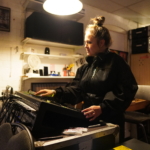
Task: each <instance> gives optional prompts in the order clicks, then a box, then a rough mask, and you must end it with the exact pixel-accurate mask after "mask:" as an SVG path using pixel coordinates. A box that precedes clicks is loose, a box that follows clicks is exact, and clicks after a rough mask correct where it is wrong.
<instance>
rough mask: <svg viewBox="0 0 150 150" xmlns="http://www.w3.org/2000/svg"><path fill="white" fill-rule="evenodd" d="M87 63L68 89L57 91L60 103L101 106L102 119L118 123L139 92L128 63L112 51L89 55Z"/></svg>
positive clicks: (63, 88) (80, 69)
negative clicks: (94, 55)
mask: <svg viewBox="0 0 150 150" xmlns="http://www.w3.org/2000/svg"><path fill="white" fill-rule="evenodd" d="M86 60H87V64H84V65H83V66H81V67H80V68H78V70H77V73H76V77H75V78H74V80H73V82H72V83H71V84H70V85H69V86H67V87H60V88H57V89H56V93H57V94H56V97H57V98H59V99H60V100H61V102H66V103H70V104H73V105H74V104H77V103H79V102H81V101H84V106H83V108H86V107H89V106H91V105H100V106H101V108H102V115H101V116H100V117H101V118H102V119H104V120H106V121H110V122H112V123H117V121H114V120H118V119H116V117H122V115H123V113H124V111H125V110H126V109H127V107H128V106H129V105H130V103H131V101H132V100H133V99H134V96H135V93H136V91H137V89H138V87H137V83H136V81H135V78H134V76H133V74H132V72H131V70H130V67H129V66H128V64H127V63H126V62H125V61H124V60H123V59H122V58H121V57H120V56H119V55H117V54H115V53H112V52H109V51H108V52H106V53H100V54H99V55H97V56H96V57H91V56H88V57H87V58H86Z"/></svg>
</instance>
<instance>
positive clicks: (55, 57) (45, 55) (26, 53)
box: [22, 52, 83, 59]
mask: <svg viewBox="0 0 150 150" xmlns="http://www.w3.org/2000/svg"><path fill="white" fill-rule="evenodd" d="M22 54H23V55H37V56H39V57H49V58H53V59H80V58H83V56H82V55H69V56H67V55H66V56H61V55H51V54H39V53H30V52H24V53H22Z"/></svg>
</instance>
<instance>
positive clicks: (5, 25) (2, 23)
mask: <svg viewBox="0 0 150 150" xmlns="http://www.w3.org/2000/svg"><path fill="white" fill-rule="evenodd" d="M0 31H7V32H10V8H7V7H3V6H0Z"/></svg>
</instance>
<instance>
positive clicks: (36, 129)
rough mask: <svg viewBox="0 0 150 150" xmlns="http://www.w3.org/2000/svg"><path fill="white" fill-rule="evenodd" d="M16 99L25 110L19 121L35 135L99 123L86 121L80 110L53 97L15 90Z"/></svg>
mask: <svg viewBox="0 0 150 150" xmlns="http://www.w3.org/2000/svg"><path fill="white" fill-rule="evenodd" d="M16 95H17V96H19V97H20V99H19V100H17V101H16V103H18V105H21V106H22V107H24V108H25V109H26V110H27V112H26V113H25V114H24V116H23V117H22V119H21V121H22V122H24V123H25V125H27V126H28V128H29V129H30V130H31V132H32V133H33V135H34V136H35V137H45V136H56V135H60V134H61V133H62V131H63V130H64V129H68V128H70V127H88V126H90V125H95V124H99V123H100V122H99V120H96V121H92V122H91V121H88V119H86V118H85V116H84V115H83V113H82V112H81V111H80V110H77V109H75V108H70V107H68V106H64V105H62V104H60V103H57V102H56V101H55V99H54V97H40V96H35V95H32V94H30V93H28V92H27V91H21V92H16Z"/></svg>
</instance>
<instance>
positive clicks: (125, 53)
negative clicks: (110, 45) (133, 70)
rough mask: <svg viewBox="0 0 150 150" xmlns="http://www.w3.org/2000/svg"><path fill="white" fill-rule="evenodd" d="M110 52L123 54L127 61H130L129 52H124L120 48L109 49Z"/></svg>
mask: <svg viewBox="0 0 150 150" xmlns="http://www.w3.org/2000/svg"><path fill="white" fill-rule="evenodd" d="M109 50H110V52H113V53H116V54H118V55H119V56H121V57H122V58H123V59H124V60H125V61H126V62H128V52H123V51H119V50H114V49H109Z"/></svg>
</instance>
